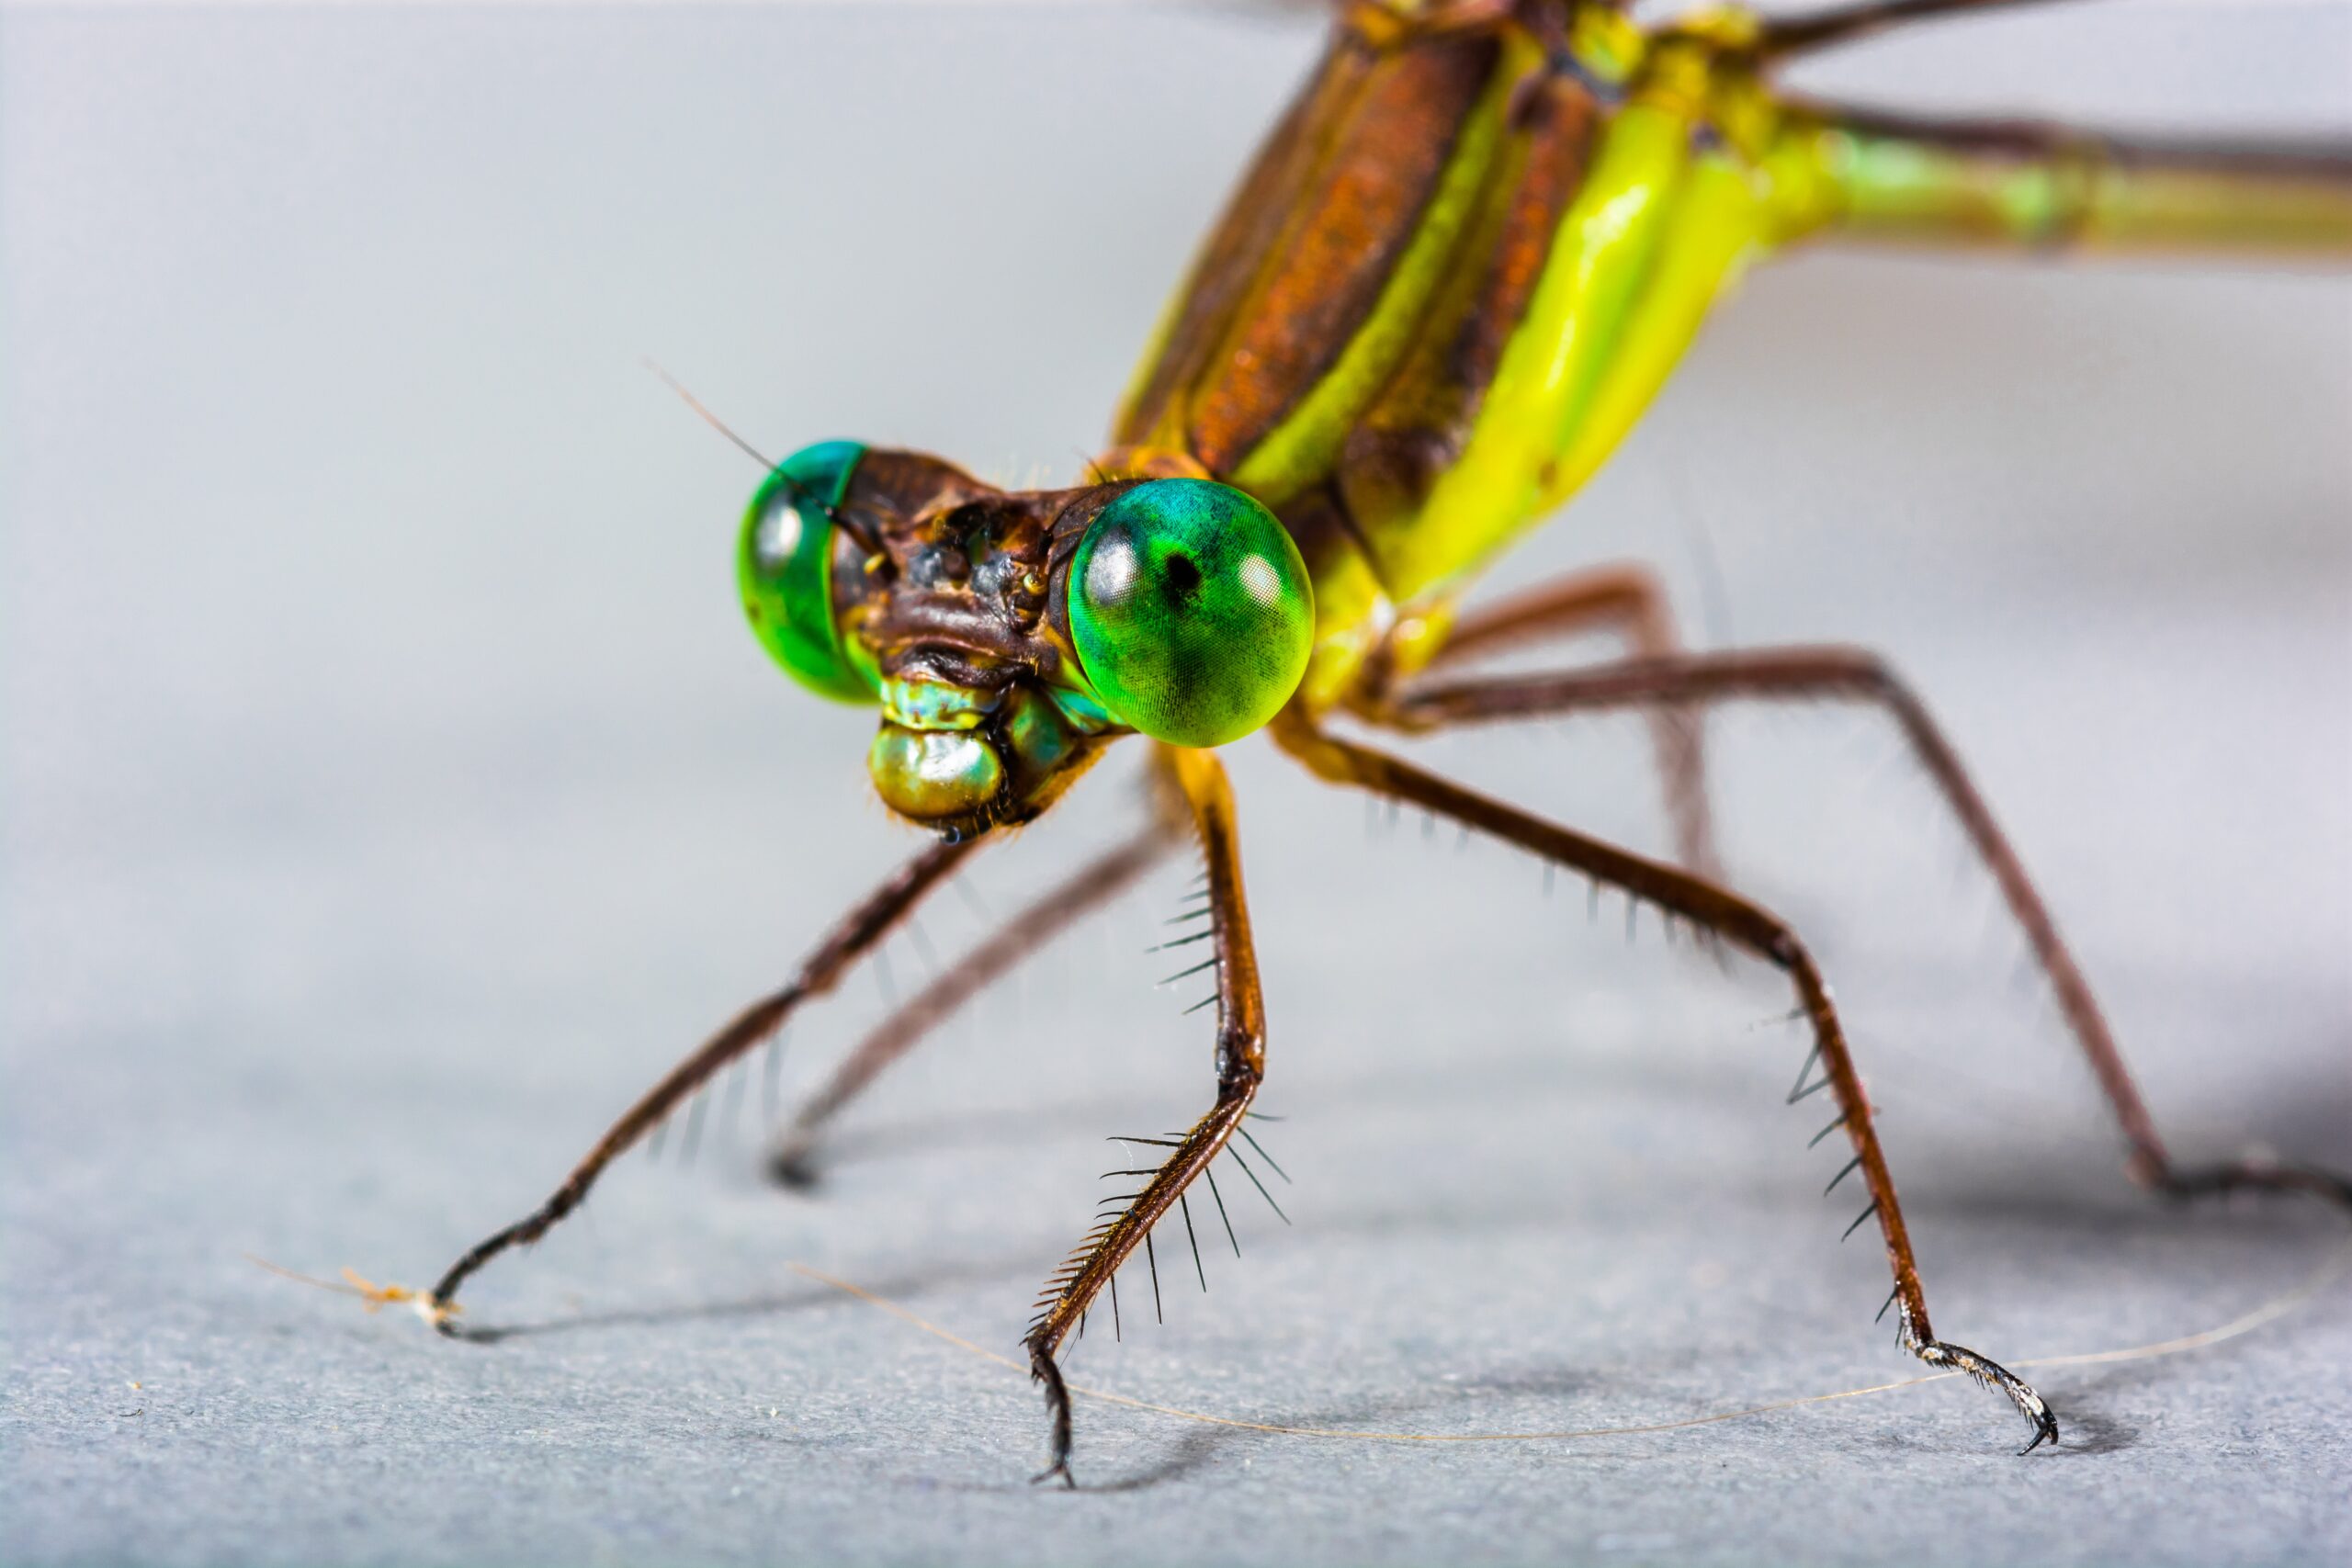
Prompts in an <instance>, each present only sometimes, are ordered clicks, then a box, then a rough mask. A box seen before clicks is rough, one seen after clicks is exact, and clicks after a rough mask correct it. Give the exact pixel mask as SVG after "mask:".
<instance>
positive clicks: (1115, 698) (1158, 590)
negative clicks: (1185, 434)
mask: <svg viewBox="0 0 2352 1568" xmlns="http://www.w3.org/2000/svg"><path fill="white" fill-rule="evenodd" d="M1069 629H1070V637H1071V639H1072V640H1073V641H1074V642H1076V643H1077V645H1078V657H1079V660H1080V663H1082V664H1083V665H1084V666H1085V667H1086V675H1087V679H1088V680H1089V681H1091V682H1092V683H1093V686H1094V692H1095V694H1096V695H1097V696H1099V697H1101V698H1102V699H1103V705H1104V706H1105V707H1107V708H1109V709H1110V710H1111V713H1112V714H1113V716H1115V717H1116V718H1117V719H1118V720H1119V721H1120V722H1121V723H1123V724H1126V725H1130V726H1132V727H1134V728H1136V729H1139V730H1141V731H1143V733H1145V734H1146V735H1148V736H1150V737H1152V738H1153V739H1157V740H1165V741H1168V742H1170V743H1171V744H1173V745H1178V746H1222V745H1224V744H1225V743H1226V742H1227V741H1228V740H1238V739H1241V737H1243V736H1245V735H1247V734H1249V733H1250V731H1251V730H1253V729H1256V728H1258V727H1259V726H1261V725H1262V724H1264V723H1265V722H1266V721H1267V720H1268V719H1270V718H1272V717H1273V716H1274V715H1275V713H1276V712H1277V711H1278V710H1280V708H1281V707H1282V705H1283V704H1284V703H1286V702H1288V701H1289V700H1290V694H1291V693H1293V692H1294V691H1295V690H1297V689H1298V682H1299V680H1300V678H1301V677H1302V676H1304V675H1305V674H1306V660H1307V655H1308V654H1309V653H1310V652H1311V651H1312V650H1313V648H1314V642H1315V589H1314V585H1313V584H1312V583H1311V582H1309V581H1308V580H1307V576H1306V562H1305V561H1303V560H1301V559H1300V558H1299V554H1298V547H1297V546H1296V545H1295V544H1293V543H1292V542H1291V537H1290V532H1289V530H1288V529H1286V528H1284V527H1283V525H1282V524H1281V523H1279V522H1277V521H1276V520H1275V518H1274V514H1273V513H1271V512H1269V511H1267V510H1266V509H1265V508H1264V507H1263V506H1261V505H1260V504H1258V502H1256V501H1254V500H1252V499H1251V498H1250V497H1249V496H1247V495H1245V494H1243V493H1242V492H1241V491H1238V490H1235V489H1233V488H1232V487H1231V486H1229V485H1221V484H1215V483H1212V482H1210V481H1209V480H1207V479H1154V480H1152V481H1151V482H1150V483H1148V484H1141V485H1137V486H1136V488H1135V489H1133V490H1131V491H1127V492H1126V493H1125V495H1122V496H1120V497H1119V498H1118V499H1117V500H1116V501H1114V502H1111V504H1110V505H1108V506H1106V507H1104V508H1103V511H1102V513H1101V514H1100V515H1098V516H1097V517H1096V518H1095V519H1094V522H1093V524H1092V525H1091V526H1090V527H1089V528H1088V529H1087V531H1086V537H1085V538H1084V539H1083V540H1081V541H1080V544H1079V547H1078V555H1077V557H1076V558H1075V559H1073V560H1072V561H1071V562H1070V576H1069Z"/></svg>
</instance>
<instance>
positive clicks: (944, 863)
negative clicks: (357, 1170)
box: [424, 839, 981, 1335]
mask: <svg viewBox="0 0 2352 1568" xmlns="http://www.w3.org/2000/svg"><path fill="white" fill-rule="evenodd" d="M980 842H981V840H978V839H965V840H962V841H960V842H956V843H947V842H944V841H943V842H941V843H936V844H933V845H932V846H931V847H930V848H929V849H927V850H924V851H923V852H922V853H921V854H919V855H917V856H915V857H914V859H912V860H910V861H909V862H908V863H906V864H904V865H902V866H900V867H899V869H898V871H897V872H896V873H894V874H892V875H891V877H890V879H889V880H888V882H885V883H884V884H882V886H879V887H877V888H876V889H875V890H874V891H873V892H872V893H871V894H869V895H867V896H866V898H865V902H864V903H862V904H860V905H858V906H857V907H856V908H853V909H852V910H850V912H849V913H848V914H847V915H846V916H844V917H842V920H841V922H840V923H839V924H838V925H836V926H835V927H834V928H833V929H832V931H831V932H829V933H828V934H827V935H826V937H825V939H824V940H823V941H822V942H819V943H818V944H817V948H816V951H815V952H813V953H810V954H809V956H808V958H807V959H806V960H804V961H803V962H802V964H801V965H800V972H799V973H798V974H797V975H796V976H793V977H792V979H791V980H790V981H789V982H787V983H786V986H785V987H784V988H783V989H781V990H779V991H776V992H775V993H773V994H772V995H769V996H766V997H763V998H761V999H760V1000H758V1001H756V1002H753V1003H752V1005H751V1006H750V1007H747V1008H745V1009H744V1010H742V1011H741V1012H740V1013H738V1014H736V1015H735V1017H734V1019H733V1021H730V1022H729V1024H728V1025H727V1027H726V1028H724V1029H721V1030H720V1031H719V1032H718V1033H716V1034H714V1035H712V1036H711V1037H710V1039H709V1040H708V1041H707V1042H706V1043H704V1044H703V1045H702V1047H701V1048H700V1049H699V1050H696V1051H695V1053H694V1054H693V1055H689V1056H688V1057H686V1058H685V1060H684V1061H682V1062H680V1063H679V1064H678V1065H677V1066H674V1067H673V1068H671V1069H670V1072H669V1075H668V1076H667V1077H664V1078H662V1081H661V1082H660V1083H658V1084H655V1085H654V1086H653V1087H652V1088H651V1089H649V1090H647V1091H646V1093H645V1095H644V1097H643V1098H642V1099H640V1100H638V1102H637V1103H636V1104H634V1105H632V1106H630V1107H629V1108H628V1111H624V1112H623V1113H622V1115H621V1118H620V1120H619V1121H617V1122H614V1123H613V1124H612V1126H611V1127H610V1128H609V1129H608V1130H607V1131H606V1132H605V1135H604V1136H603V1137H601V1138H599V1139H597V1140H596V1146H595V1147H594V1148H592V1149H590V1150H589V1151H588V1153H587V1156H586V1157H584V1158H583V1159H582V1160H581V1162H580V1163H579V1164H578V1165H576V1166H574V1167H572V1169H571V1175H569V1176H567V1177H565V1178H564V1179H563V1184H562V1185H561V1186H560V1187H558V1188H557V1189H556V1190H554V1191H553V1192H551V1193H549V1194H548V1198H547V1201H545V1202H543V1203H541V1204H540V1205H539V1206H538V1207H537V1208H536V1209H534V1210H532V1211H531V1212H530V1213H528V1214H526V1215H525V1216H524V1217H523V1218H522V1219H519V1220H517V1221H515V1223H514V1224H511V1225H508V1226H506V1227H505V1228H504V1229H503V1230H499V1231H495V1232H492V1234H491V1235H487V1236H484V1237H483V1238H482V1239H481V1240H480V1241H478V1242H476V1243H475V1244H474V1245H473V1246H472V1247H470V1248H469V1249H468V1250H467V1252H466V1254H465V1256H463V1257H462V1258H458V1260H457V1261H456V1262H455V1263H453V1264H451V1265H450V1266H449V1269H448V1272H447V1273H445V1274H443V1275H442V1276H441V1279H440V1281H439V1282H438V1283H436V1284H435V1286H434V1287H433V1291H432V1293H431V1294H430V1295H428V1296H427V1297H425V1299H424V1306H425V1309H426V1311H427V1312H428V1313H430V1314H432V1316H433V1319H434V1323H435V1326H436V1327H438V1328H439V1329H440V1330H441V1332H442V1333H444V1334H451V1335H454V1334H456V1333H457V1332H458V1330H457V1328H456V1326H455V1325H454V1324H453V1322H452V1321H451V1318H450V1315H449V1309H450V1306H451V1304H452V1298H453V1297H455V1296H456V1294H457V1292H458V1286H459V1285H461V1284H463V1283H464V1282H465V1281H466V1279H467V1277H468V1276H469V1275H471V1274H472V1273H473V1272H474V1271H475V1270H476V1269H480V1268H481V1266H482V1265H483V1264H485V1263H487V1262H489V1261H490V1260H491V1259H492V1258H495V1257H497V1256H498V1255H499V1254H500V1253H502V1252H503V1251H505V1250H506V1249H507V1248H508V1247H516V1246H526V1245H528V1244H529V1243H531V1242H535V1241H537V1240H538V1239H539V1237H541V1236H542V1235H546V1234H547V1233H548V1229H549V1227H551V1226H553V1225H554V1224H556V1223H557V1222H558V1221H560V1220H561V1219H562V1218H563V1217H564V1216H565V1215H566V1214H569V1213H571V1211H572V1210H574V1209H576V1208H578V1207H579V1206H580V1202H581V1200H582V1199H583V1198H585V1197H587V1196H588V1190H589V1188H591V1187H593V1186H594V1185H595V1183H596V1178H597V1177H599V1176H601V1175H602V1174H604V1169H605V1167H606V1166H608V1165H610V1164H611V1163H612V1162H613V1161H614V1160H615V1159H616V1158H617V1157H619V1156H620V1155H621V1154H622V1153H623V1152H624V1151H626V1150H627V1149H628V1146H629V1145H631V1144H634V1143H636V1142H637V1141H638V1139H639V1138H641V1137H643V1136H644V1135H645V1134H647V1133H650V1132H651V1131H652V1130H653V1129H654V1128H655V1127H657V1126H660V1125H661V1124H662V1121H663V1120H664V1119H665V1118H666V1117H668V1116H669V1114H670V1113H671V1112H672V1111H675V1110H676V1109H677V1108H678V1107H679V1106H680V1105H681V1104H683V1103H684V1101H685V1100H686V1098H687V1097H688V1096H689V1095H691V1094H693V1093H694V1092H695V1090H696V1089H700V1088H701V1087H702V1086H703V1085H704V1084H706V1083H707V1082H709V1081H710V1079H711V1077H712V1076H713V1075H715V1074H716V1073H717V1072H718V1070H719V1069H720V1068H721V1067H723V1066H726V1065H727V1064H728V1063H729V1062H731V1061H733V1060H734V1059H735V1058H736V1057H738V1056H740V1055H742V1054H743V1053H744V1052H746V1051H748V1050H750V1049H751V1048H752V1046H754V1045H756V1044H758V1043H760V1042H761V1041H763V1040H764V1039H766V1038H767V1037H768V1036H769V1035H771V1034H773V1033H775V1031H776V1030H777V1029H778V1028H780V1027H781V1026H782V1025H783V1023H784V1021H785V1019H786V1017H787V1016H788V1015H789V1014H790V1013H791V1011H792V1010H793V1009H794V1008H796V1007H797V1006H799V1004H800V1003H801V1002H802V1001H804V1000H806V999H807V998H810V997H819V996H822V995H824V994H825V993H826V992H827V991H830V990H831V989H832V988H833V985H834V982H835V981H837V980H839V979H840V978H841V976H842V971H844V970H845V969H847V968H848V967H849V966H850V964H852V963H854V961H855V960H856V959H857V957H858V956H859V955H860V954H861V953H865V951H866V950H867V949H868V948H870V947H872V946H873V945H874V944H875V943H876V942H879V941H880V940H881V939H882V938H883V937H885V936H887V935H888V933H889V931H890V928H891V927H893V926H895V925H897V924H898V923H899V920H900V919H903V918H904V917H905V916H906V914H907V912H908V911H909V910H910V909H912V908H914V907H915V905H916V904H917V903H919V902H921V901H922V897H923V895H924V894H926V893H928V892H930V891H931V889H932V888H933V887H934V886H937V885H938V884H939V882H940V880H941V879H942V878H944V876H946V875H947V874H948V873H949V872H951V871H953V870H954V869H955V868H956V866H957V865H958V864H960V863H962V862H963V859H964V857H965V856H966V855H968V854H970V853H971V852H972V851H973V850H975V849H977V848H978V846H979V844H980Z"/></svg>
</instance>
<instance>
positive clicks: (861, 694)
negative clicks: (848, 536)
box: [735, 441, 875, 703]
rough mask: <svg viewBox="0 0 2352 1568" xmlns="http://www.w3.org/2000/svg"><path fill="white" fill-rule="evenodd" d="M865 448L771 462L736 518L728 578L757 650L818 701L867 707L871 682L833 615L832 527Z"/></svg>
mask: <svg viewBox="0 0 2352 1568" xmlns="http://www.w3.org/2000/svg"><path fill="white" fill-rule="evenodd" d="M861 457H865V447H864V446H860V445H859V444H858V443H856V442H854V441H821V442H819V443H818V444H817V445H816V446H803V447H802V448H801V449H800V450H799V451H797V452H795V453H794V454H793V455H792V456H791V457H786V459H785V460H784V461H783V462H781V463H779V464H777V465H776V468H775V472H774V473H772V474H770V475H769V476H768V477H767V480H766V482H765V483H763V484H762V485H761V486H760V488H759V491H757V493H755V494H754V495H753V496H752V504H751V507H750V509H749V510H748V511H746V512H745V513H743V530H742V534H741V536H740V537H739V538H738V540H737V542H736V547H735V578H736V581H737V583H738V584H739V586H740V587H741V590H742V594H743V614H744V615H745V617H746V618H748V619H749V620H750V621H751V623H752V635H753V636H755V637H758V638H759V639H760V646H761V647H763V648H764V649H767V650H768V654H769V656H770V657H771V658H773V659H774V660H775V661H776V662H777V663H778V664H780V665H782V666H783V667H784V670H785V672H786V674H788V675H790V676H791V677H792V678H793V679H794V680H796V681H797V682H800V683H801V684H802V685H804V686H806V687H808V688H809V690H810V691H812V692H815V693H817V694H819V695H820V696H826V697H831V698H833V699H834V700H835V701H837V702H846V703H870V702H872V701H874V700H875V694H874V687H873V684H872V682H870V681H869V680H868V679H867V678H866V676H865V675H864V674H862V673H860V671H858V670H857V668H856V667H855V666H854V664H853V663H852V662H851V660H850V659H849V657H848V655H847V653H846V651H845V650H844V649H843V648H842V636H841V628H840V626H838V625H837V624H836V623H835V621H834V618H833V582H832V575H833V572H832V566H833V523H832V519H831V517H830V516H829V515H827V513H829V512H830V511H831V509H832V508H833V507H835V506H837V505H839V504H840V503H841V499H842V495H843V494H844V493H845V492H846V491H848V489H849V481H850V476H851V475H852V474H854V472H856V470H857V464H858V459H859V458H861Z"/></svg>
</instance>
